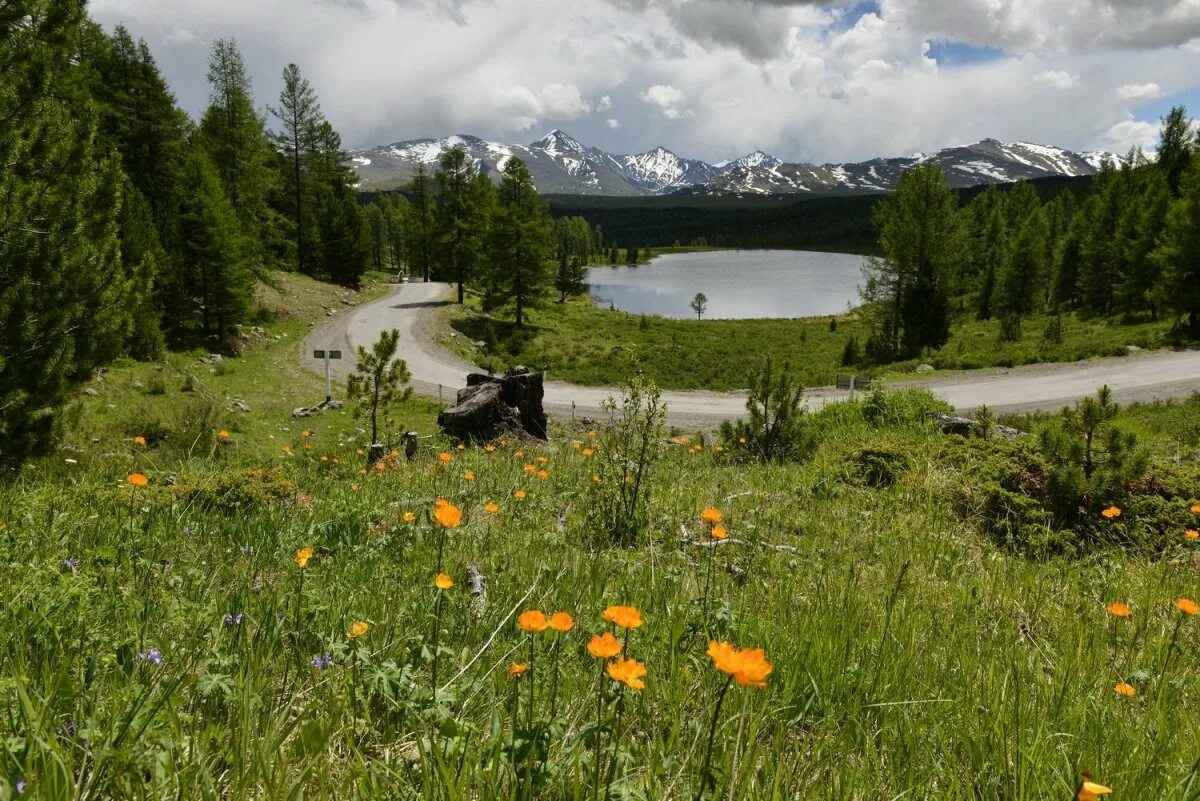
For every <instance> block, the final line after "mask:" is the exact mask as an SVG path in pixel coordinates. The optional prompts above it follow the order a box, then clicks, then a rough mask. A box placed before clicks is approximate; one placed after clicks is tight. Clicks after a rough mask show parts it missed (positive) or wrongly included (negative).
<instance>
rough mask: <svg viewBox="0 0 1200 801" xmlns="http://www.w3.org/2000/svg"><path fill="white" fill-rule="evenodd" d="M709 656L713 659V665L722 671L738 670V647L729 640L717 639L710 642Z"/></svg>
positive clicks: (732, 671) (731, 672)
mask: <svg viewBox="0 0 1200 801" xmlns="http://www.w3.org/2000/svg"><path fill="white" fill-rule="evenodd" d="M708 656H709V658H710V659H712V661H713V665H714V666H716V668H717V670H719V671H721V672H722V673H729V674H731V675H732V674H733V673H734V671H736V670H737V649H736V648H734V647H733V646H732V645H731V644H730V643H727V642H716V641H715V640H714V641H712V642H710V643H709V644H708Z"/></svg>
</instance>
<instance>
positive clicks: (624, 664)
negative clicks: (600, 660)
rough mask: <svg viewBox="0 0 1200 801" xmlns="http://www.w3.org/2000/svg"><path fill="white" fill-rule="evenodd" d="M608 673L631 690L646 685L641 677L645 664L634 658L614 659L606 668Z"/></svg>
mask: <svg viewBox="0 0 1200 801" xmlns="http://www.w3.org/2000/svg"><path fill="white" fill-rule="evenodd" d="M606 670H607V671H608V675H609V677H610V678H612V679H613V680H614V681H619V682H621V683H622V684H624V685H625V686H626V687H628V688H630V689H631V690H640V689H642V688H644V687H645V686H646V682H644V681H642V677H643V676H645V675H646V666H645V665H643V664H642V663H640V662H638V661H637V660H636V659H614V660H613V661H611V662H609V663H608V666H607V668H606Z"/></svg>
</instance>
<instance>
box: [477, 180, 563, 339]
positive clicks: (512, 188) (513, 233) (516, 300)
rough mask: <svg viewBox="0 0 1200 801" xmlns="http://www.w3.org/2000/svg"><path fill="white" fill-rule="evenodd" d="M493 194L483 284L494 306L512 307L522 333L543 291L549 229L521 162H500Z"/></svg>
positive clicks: (547, 217) (549, 246) (542, 206)
mask: <svg viewBox="0 0 1200 801" xmlns="http://www.w3.org/2000/svg"><path fill="white" fill-rule="evenodd" d="M496 195H497V197H496V207H495V209H494V210H493V213H492V219H491V224H490V225H489V226H488V235H487V245H488V247H487V255H488V260H489V264H488V271H489V275H488V283H489V286H490V289H491V294H492V300H493V301H494V302H496V303H512V304H513V306H514V308H515V315H514V319H515V322H516V324H517V327H518V328H522V327H524V325H525V310H526V309H528V308H530V307H531V306H534V305H536V303H537V302H538V300H539V299H540V298H541V297H542V295H543V294H544V293H545V292H546V289H547V284H548V281H547V279H548V271H547V261H548V260H549V259H550V258H551V256H552V255H553V246H554V243H553V236H554V229H553V226H552V223H551V221H550V212H549V210H548V209H547V208H546V206H545V204H543V203H542V201H541V199H540V198H539V197H538V193H537V189H536V188H534V185H533V176H532V175H530V174H529V168H528V167H526V166H525V162H523V161H521V159H519V158H515V157H514V158H510V159H508V161H506V162H505V164H504V169H503V170H502V178H501V179H500V188H499V189H498V191H497V193H496Z"/></svg>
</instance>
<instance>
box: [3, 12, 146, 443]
mask: <svg viewBox="0 0 1200 801" xmlns="http://www.w3.org/2000/svg"><path fill="white" fill-rule="evenodd" d="M83 20H84V3H83V2H82V0H9V1H8V2H6V3H3V4H0V82H2V87H3V88H2V90H0V120H3V124H0V164H2V165H4V168H3V169H0V197H2V198H4V202H3V203H2V204H0V331H3V332H4V335H3V336H2V337H0V461H3V462H9V463H12V462H16V461H19V460H21V459H22V458H24V457H26V456H28V455H30V454H31V453H35V452H37V451H38V450H40V449H41V448H43V447H45V445H46V444H47V443H48V442H49V441H50V440H51V439H52V437H53V435H54V431H55V420H56V412H57V410H58V408H59V407H60V406H61V405H62V403H63V402H64V401H65V399H66V395H67V391H68V389H69V387H70V383H71V382H72V381H73V380H76V379H79V378H81V377H84V376H86V375H87V374H88V373H89V372H90V371H91V369H92V368H94V367H95V366H96V365H98V364H102V363H103V362H105V361H107V360H109V359H111V358H113V357H114V356H115V355H116V354H117V353H118V352H119V351H120V348H121V346H122V343H123V342H124V340H125V338H126V335H127V329H128V322H129V318H128V314H127V312H126V309H125V308H124V304H125V302H126V299H127V297H128V290H129V280H128V275H127V270H126V268H125V266H124V264H123V263H122V261H121V258H120V245H119V238H118V230H117V218H118V215H119V213H120V208H121V198H120V187H121V183H122V182H121V178H120V170H119V166H118V164H117V161H116V160H114V159H110V158H107V157H105V156H103V155H101V153H100V152H99V148H98V147H97V142H96V134H97V113H96V109H95V106H94V104H92V103H90V102H70V95H71V88H70V87H69V85H68V83H69V81H70V80H71V79H70V77H69V74H70V70H71V69H72V63H73V61H74V54H75V47H76V40H77V37H78V35H79V33H80V26H81V24H82V21H83Z"/></svg>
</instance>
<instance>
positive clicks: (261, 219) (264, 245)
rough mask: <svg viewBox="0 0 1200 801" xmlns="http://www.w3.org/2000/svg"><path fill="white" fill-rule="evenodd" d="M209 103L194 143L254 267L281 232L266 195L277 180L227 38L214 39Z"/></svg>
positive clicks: (237, 54)
mask: <svg viewBox="0 0 1200 801" xmlns="http://www.w3.org/2000/svg"><path fill="white" fill-rule="evenodd" d="M208 82H209V86H210V93H209V106H208V108H207V109H206V110H205V112H204V115H203V116H202V118H201V120H200V138H199V140H198V141H199V143H200V144H201V146H202V147H203V148H204V149H205V151H206V152H207V153H208V156H209V158H210V159H211V161H212V163H213V166H214V167H216V170H217V174H218V175H219V176H220V178H221V184H222V186H223V187H224V189H225V194H226V196H227V197H228V198H229V202H230V204H231V205H232V206H233V209H234V211H235V212H236V218H237V221H238V224H239V226H240V227H241V228H242V230H243V233H244V234H245V236H246V238H247V248H248V250H247V252H248V254H249V255H250V263H251V264H252V265H253V266H254V267H255V268H256V269H257V268H259V267H261V266H263V265H265V264H267V263H268V262H269V261H271V257H270V254H271V253H273V252H274V251H275V244H276V243H275V242H274V241H272V240H273V239H274V238H277V237H279V236H280V235H281V231H280V230H279V225H278V220H277V219H276V217H277V215H276V213H275V211H274V210H273V209H272V208H271V206H270V203H269V202H268V199H269V197H270V195H271V192H272V191H273V189H274V187H275V185H276V184H277V183H278V178H279V173H278V171H277V169H276V165H275V163H274V160H275V158H276V155H275V152H274V151H273V149H272V147H271V142H270V139H269V138H268V137H267V132H266V128H265V125H264V121H263V119H262V117H260V116H259V114H258V112H257V111H256V110H255V108H254V97H253V94H252V91H251V87H250V77H249V75H248V74H247V72H246V65H245V62H244V61H243V60H242V54H241V52H240V51H239V50H238V47H237V44H236V43H235V42H234V41H233V40H232V39H218V40H217V41H216V42H215V43H214V44H213V49H212V54H211V56H210V58H209V62H208Z"/></svg>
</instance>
